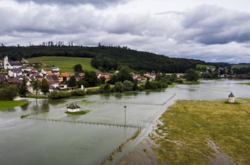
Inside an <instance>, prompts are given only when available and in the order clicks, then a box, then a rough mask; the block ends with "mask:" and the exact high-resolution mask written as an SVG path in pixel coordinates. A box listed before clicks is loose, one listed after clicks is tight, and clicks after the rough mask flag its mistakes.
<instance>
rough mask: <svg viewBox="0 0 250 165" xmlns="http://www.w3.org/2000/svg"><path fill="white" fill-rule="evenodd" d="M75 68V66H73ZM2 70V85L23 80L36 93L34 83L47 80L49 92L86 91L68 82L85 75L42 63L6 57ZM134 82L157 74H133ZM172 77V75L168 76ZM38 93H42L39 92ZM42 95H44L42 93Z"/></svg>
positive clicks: (100, 76) (0, 74)
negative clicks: (62, 70) (72, 78)
mask: <svg viewBox="0 0 250 165" xmlns="http://www.w3.org/2000/svg"><path fill="white" fill-rule="evenodd" d="M72 67H73V66H72ZM0 68H1V69H2V70H4V71H5V73H3V72H1V73H0V83H2V82H4V81H6V82H8V83H9V84H22V81H23V79H24V78H25V79H26V82H27V84H26V85H27V87H28V92H30V93H35V92H36V91H35V90H34V89H33V86H32V82H34V81H36V80H38V81H40V82H42V80H43V79H46V80H47V82H48V84H49V92H52V91H57V90H63V91H72V90H76V89H82V90H86V89H85V87H84V86H81V87H80V88H79V87H78V86H75V87H69V86H68V85H67V83H66V82H67V81H68V80H69V79H70V77H72V76H75V78H76V80H77V81H79V80H81V79H83V78H84V76H85V74H84V73H77V75H76V74H75V73H74V72H60V68H58V67H50V68H43V67H42V63H30V62H28V61H27V60H25V59H23V60H22V62H19V61H10V60H9V59H8V57H7V56H5V57H4V59H3V63H0ZM38 68H40V69H38ZM118 72H119V71H116V72H115V73H113V74H117V73H118ZM113 74H112V73H96V76H97V78H99V79H101V78H102V77H104V78H105V81H108V80H110V77H111V76H112V75H113ZM131 75H132V77H133V79H134V80H137V81H138V83H144V82H146V81H147V79H149V80H150V81H152V80H155V77H156V74H155V73H145V74H143V75H141V74H137V73H131ZM167 75H171V74H167ZM182 76H183V74H177V77H178V78H180V77H182ZM38 93H41V91H39V92H38ZM41 94H42V93H41Z"/></svg>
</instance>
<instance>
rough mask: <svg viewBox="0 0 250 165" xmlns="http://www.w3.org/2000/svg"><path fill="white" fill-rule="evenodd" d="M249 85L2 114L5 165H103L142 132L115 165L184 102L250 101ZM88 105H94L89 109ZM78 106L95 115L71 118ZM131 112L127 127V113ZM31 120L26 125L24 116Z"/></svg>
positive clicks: (220, 83)
mask: <svg viewBox="0 0 250 165" xmlns="http://www.w3.org/2000/svg"><path fill="white" fill-rule="evenodd" d="M247 82H249V81H247V80H237V81H236V80H226V79H225V80H203V81H202V82H201V84H199V85H177V86H175V87H173V88H169V89H166V90H163V91H156V92H129V93H124V94H110V95H91V96H86V97H77V98H74V99H62V100H55V101H54V100H53V101H48V100H37V101H33V102H32V103H30V104H28V105H25V106H22V107H16V108H11V109H9V110H6V111H2V112H0V164H4V165H17V164H18V165H33V164H36V165H42V164H46V165H50V164H53V165H54V164H61V165H64V164H72V165H74V164H87V165H91V164H100V163H101V162H102V161H104V160H105V159H106V158H107V157H108V156H109V155H110V154H111V153H112V152H113V151H115V150H116V149H117V148H118V147H119V145H120V144H121V143H123V142H124V141H126V140H127V139H129V138H130V137H131V136H132V135H133V134H134V133H135V132H136V131H137V129H138V128H137V127H141V128H142V133H141V134H140V135H139V137H138V138H137V139H136V140H134V141H133V142H131V143H129V144H128V145H127V146H126V147H125V148H124V149H123V152H122V153H120V154H118V155H117V156H116V157H115V159H114V160H113V162H112V164H116V163H117V162H119V160H121V159H122V158H123V157H124V156H126V155H127V154H128V153H129V152H130V151H131V150H132V149H133V147H134V146H135V145H137V144H138V143H139V142H140V140H141V139H142V137H143V136H146V135H147V133H148V132H149V131H150V130H151V127H152V125H153V124H154V122H155V121H156V120H157V119H158V117H159V116H160V115H161V114H162V113H163V112H164V111H165V110H166V109H167V107H168V106H170V105H172V104H173V103H174V102H175V101H176V100H179V99H185V100H187V99H196V100H207V99H212V100H215V99H226V98H227V96H228V95H229V93H230V92H233V93H234V95H235V96H236V97H250V93H249V91H250V86H247V85H243V84H240V83H247ZM83 100H88V101H93V102H92V103H89V104H86V103H84V102H82V101H83ZM72 102H76V103H77V104H78V105H79V106H80V107H81V110H90V113H88V114H86V115H81V116H74V115H67V114H65V113H64V112H65V111H66V110H67V109H66V107H67V105H69V104H70V103H72ZM125 105H126V106H127V108H126V124H127V126H129V127H124V126H123V125H124V124H125V109H124V106H125ZM26 114H32V115H30V116H29V117H27V118H25V119H21V118H20V116H21V115H26Z"/></svg>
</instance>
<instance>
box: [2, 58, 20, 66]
mask: <svg viewBox="0 0 250 165" xmlns="http://www.w3.org/2000/svg"><path fill="white" fill-rule="evenodd" d="M3 65H4V66H3V67H4V69H17V68H21V67H22V63H20V62H19V61H9V59H8V56H5V57H4V60H3Z"/></svg>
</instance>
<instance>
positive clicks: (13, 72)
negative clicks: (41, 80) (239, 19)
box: [8, 68, 22, 77]
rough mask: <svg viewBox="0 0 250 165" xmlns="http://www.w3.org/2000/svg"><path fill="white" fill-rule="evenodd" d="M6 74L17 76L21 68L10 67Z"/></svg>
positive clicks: (20, 73) (19, 74)
mask: <svg viewBox="0 0 250 165" xmlns="http://www.w3.org/2000/svg"><path fill="white" fill-rule="evenodd" d="M8 76H9V77H18V76H22V69H21V68H15V69H10V70H9V71H8Z"/></svg>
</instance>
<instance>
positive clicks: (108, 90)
mask: <svg viewBox="0 0 250 165" xmlns="http://www.w3.org/2000/svg"><path fill="white" fill-rule="evenodd" d="M104 92H105V93H109V92H110V85H109V84H105V85H104Z"/></svg>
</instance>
